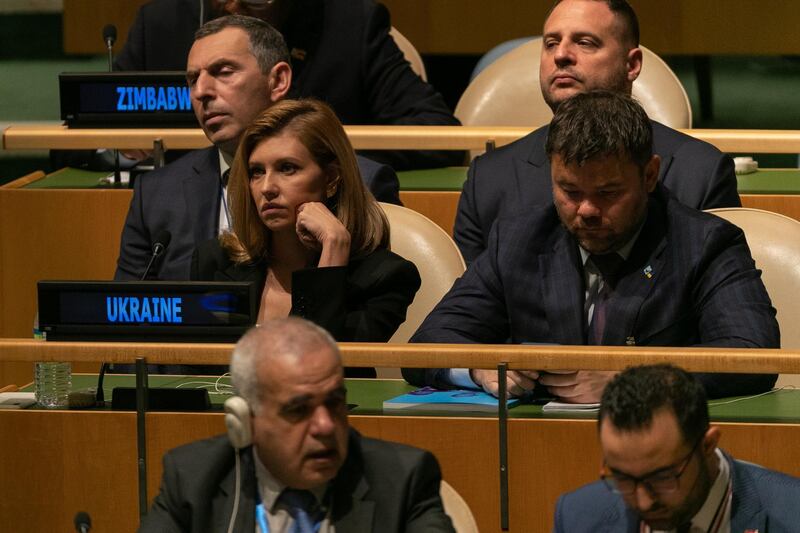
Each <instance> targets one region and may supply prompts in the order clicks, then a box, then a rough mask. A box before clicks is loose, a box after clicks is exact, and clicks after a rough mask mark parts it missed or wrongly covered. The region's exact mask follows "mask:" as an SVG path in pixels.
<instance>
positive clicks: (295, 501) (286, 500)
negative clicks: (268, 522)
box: [280, 489, 321, 533]
mask: <svg viewBox="0 0 800 533" xmlns="http://www.w3.org/2000/svg"><path fill="white" fill-rule="evenodd" d="M280 500H281V502H282V503H283V504H284V505H286V507H287V508H288V509H289V514H290V515H292V518H293V519H294V525H293V526H292V529H291V533H314V530H315V527H316V524H317V522H319V521H320V520H321V517H318V516H315V514H319V513H315V512H314V510H315V508H316V507H317V499H316V498H315V497H314V495H313V494H311V493H310V492H309V491H307V490H297V489H285V490H284V491H283V492H282V493H281V496H280Z"/></svg>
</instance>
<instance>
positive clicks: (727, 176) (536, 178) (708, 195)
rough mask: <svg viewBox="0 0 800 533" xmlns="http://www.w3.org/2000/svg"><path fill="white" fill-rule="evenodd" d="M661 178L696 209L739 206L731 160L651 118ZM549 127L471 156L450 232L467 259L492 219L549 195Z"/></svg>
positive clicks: (475, 253) (483, 244)
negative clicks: (470, 162)
mask: <svg viewBox="0 0 800 533" xmlns="http://www.w3.org/2000/svg"><path fill="white" fill-rule="evenodd" d="M652 124H653V152H654V153H656V154H658V155H659V156H661V170H660V172H659V179H660V181H661V183H663V184H664V185H666V186H667V188H668V189H669V190H670V191H672V193H673V194H674V195H675V196H676V197H677V198H678V200H680V201H681V202H683V203H684V204H686V205H688V206H689V207H694V208H695V209H711V208H714V207H739V206H741V201H740V200H739V195H738V193H737V192H736V175H735V173H734V170H733V160H732V159H731V158H730V156H728V155H726V154H723V153H722V152H720V151H719V150H717V149H716V148H714V147H713V146H711V145H710V144H708V143H706V142H703V141H699V140H697V139H695V138H693V137H689V136H688V135H684V134H683V133H680V132H678V131H675V130H673V129H671V128H668V127H666V126H664V125H663V124H659V123H658V122H652ZM549 128H550V127H549V126H544V127H541V128H539V129H538V130H536V131H534V132H532V133H530V134H528V135H526V136H525V137H523V138H522V139H519V140H517V141H515V142H513V143H511V144H508V145H506V146H503V147H501V148H498V149H497V150H493V151H491V152H488V153H486V154H484V155H482V156H480V157H477V158H475V160H474V161H473V162H472V164H471V165H470V167H469V172H468V174H467V181H466V182H465V183H464V188H463V190H462V191H461V198H460V200H459V203H458V212H457V214H456V222H455V227H454V228H453V236H454V238H455V241H456V243H457V244H458V247H459V249H460V250H461V254H462V255H463V256H464V260H465V261H466V262H467V264H469V263H471V262H472V261H474V260H475V259H476V258H477V257H478V255H480V253H481V252H482V251H483V250H484V249H485V248H486V244H487V242H488V239H489V230H490V228H491V227H492V223H493V222H494V221H495V219H496V218H498V217H502V216H509V215H512V214H515V213H519V212H525V211H529V210H531V209H532V208H534V207H535V206H540V205H543V204H549V203H550V202H551V201H552V199H553V192H552V191H553V189H552V183H551V180H550V160H549V159H548V157H547V154H546V153H545V151H544V145H545V141H546V140H547V132H548V131H549Z"/></svg>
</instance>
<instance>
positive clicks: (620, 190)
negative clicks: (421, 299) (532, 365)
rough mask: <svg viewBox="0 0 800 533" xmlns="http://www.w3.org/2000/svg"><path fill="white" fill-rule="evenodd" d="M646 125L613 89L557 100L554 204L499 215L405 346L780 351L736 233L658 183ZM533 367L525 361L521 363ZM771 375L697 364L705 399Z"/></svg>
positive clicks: (587, 375)
mask: <svg viewBox="0 0 800 533" xmlns="http://www.w3.org/2000/svg"><path fill="white" fill-rule="evenodd" d="M652 139H653V132H652V125H651V122H650V120H649V119H648V118H647V115H646V113H645V112H644V110H643V109H642V108H641V106H639V104H637V103H636V102H635V101H634V100H632V99H631V98H630V97H629V96H627V95H624V94H622V93H619V92H607V91H595V92H589V93H582V94H579V95H576V96H574V97H572V98H570V99H569V100H567V101H565V102H564V103H562V104H561V105H560V106H559V108H558V110H557V111H556V114H555V116H554V117H553V120H552V122H551V123H550V128H549V134H548V138H547V145H546V150H547V153H548V156H549V158H550V163H551V164H550V166H551V169H552V188H553V201H552V202H551V203H550V205H549V206H543V207H536V206H534V205H531V206H529V208H528V212H526V213H523V214H519V215H517V216H509V217H507V218H499V219H498V220H497V221H496V222H495V224H494V225H493V226H492V231H491V233H490V237H489V246H488V248H487V250H486V251H485V252H484V253H483V254H482V255H481V256H479V257H478V259H477V260H476V261H475V262H473V263H472V264H471V265H470V267H469V269H468V270H467V272H466V273H465V274H464V276H463V277H462V278H460V279H459V280H457V281H456V283H455V284H454V285H453V288H452V289H451V290H450V292H448V293H447V294H446V295H445V297H444V299H443V300H442V301H441V302H440V303H439V304H438V305H437V306H436V308H434V310H433V311H432V312H431V314H430V315H429V316H428V317H427V318H426V319H425V321H424V322H423V323H422V325H421V326H420V327H419V329H418V330H417V332H416V333H415V334H414V336H413V337H412V339H411V341H412V342H445V343H490V344H496V343H505V342H511V343H515V344H519V343H540V344H541V343H545V344H564V345H579V344H597V345H612V346H626V345H627V346H634V345H637V346H727V347H742V348H746V347H752V348H777V347H779V344H780V335H779V331H778V324H777V322H776V320H775V310H774V309H773V308H772V305H771V302H770V299H769V296H768V295H767V292H766V289H765V288H764V285H763V283H762V282H761V277H760V272H759V271H758V270H756V268H755V264H754V262H753V259H752V257H751V256H750V250H749V248H748V247H747V242H746V241H745V238H744V235H743V233H742V231H741V230H740V229H739V228H737V227H736V226H734V225H732V224H730V223H728V222H726V221H724V220H722V219H721V218H719V217H716V216H714V215H711V214H708V213H703V212H701V211H697V210H694V209H691V208H689V207H687V206H685V205H683V204H682V203H680V202H679V201H678V200H677V199H676V198H675V197H674V196H672V195H671V194H670V193H669V191H668V190H667V189H666V188H664V187H662V186H661V185H660V184H659V183H658V175H659V164H660V158H659V157H658V156H657V155H654V154H653V149H652ZM532 370H533V369H532ZM404 376H405V377H406V379H407V380H409V381H410V382H411V383H414V384H417V385H422V384H426V385H436V386H451V385H456V386H462V387H482V388H483V389H485V390H486V391H488V392H491V393H493V394H495V395H496V394H497V391H498V383H497V379H498V378H497V372H496V371H489V370H479V369H473V370H471V371H467V370H466V369H444V370H443V369H427V370H424V369H404ZM613 376H614V373H613V372H600V371H585V370H578V369H570V370H569V371H565V372H563V373H552V372H550V373H537V372H534V371H529V372H509V375H508V381H507V385H508V391H509V393H510V394H512V395H514V396H518V395H523V394H526V393H528V392H529V391H531V390H533V389H534V387H537V386H541V387H538V388H539V389H546V392H548V393H549V394H551V395H553V396H556V397H558V398H560V399H561V400H563V401H568V402H575V403H592V402H597V401H599V399H600V395H601V393H602V390H603V387H604V386H605V385H606V384H607V383H608V381H609V380H610V379H611V378H612V377H613ZM775 377H776V376H775V375H774V374H769V375H738V374H702V375H701V376H700V378H701V381H702V383H703V384H704V385H705V386H706V391H707V393H708V395H709V396H712V397H719V396H732V395H736V394H748V393H755V392H763V391H764V390H768V389H769V388H771V387H772V385H773V384H774V382H775Z"/></svg>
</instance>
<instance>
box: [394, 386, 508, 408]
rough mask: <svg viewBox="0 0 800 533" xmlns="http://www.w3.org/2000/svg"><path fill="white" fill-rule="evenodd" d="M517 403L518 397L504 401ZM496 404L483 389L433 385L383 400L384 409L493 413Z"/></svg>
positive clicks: (494, 399) (492, 397) (495, 400)
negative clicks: (453, 388) (441, 387)
mask: <svg viewBox="0 0 800 533" xmlns="http://www.w3.org/2000/svg"><path fill="white" fill-rule="evenodd" d="M519 403H520V399H519V398H512V399H510V400H508V401H507V402H506V406H507V407H509V408H510V407H514V406H515V405H517V404H519ZM498 406H499V402H498V400H497V398H495V397H494V396H492V395H491V394H488V393H486V392H483V391H478V390H438V389H434V388H433V387H423V388H421V389H417V390H415V391H412V392H409V393H408V394H402V395H400V396H396V397H394V398H391V399H389V400H386V401H384V402H383V409H384V410H385V411H388V410H419V411H460V412H478V413H495V412H497V409H498Z"/></svg>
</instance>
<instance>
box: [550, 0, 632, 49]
mask: <svg viewBox="0 0 800 533" xmlns="http://www.w3.org/2000/svg"><path fill="white" fill-rule="evenodd" d="M562 1H563V0H556V2H555V3H554V4H553V7H551V8H550V11H548V12H547V17H545V20H547V18H548V17H549V16H550V13H552V12H553V9H555V7H556V6H557V5H558V4H560V3H561V2H562ZM592 1H595V2H603V3H604V4H605V5H606V6H608V10H609V11H611V12H612V13H614V15H615V16H616V17H617V19H618V20H619V22H620V24H621V25H622V35H621V36H620V40H621V41H622V42H623V43H626V44H627V45H628V46H629V47H630V48H636V47H637V46H639V18H638V17H637V16H636V12H635V11H634V10H633V8H632V7H631V5H630V4H629V3H628V2H627V1H626V0H592Z"/></svg>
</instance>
